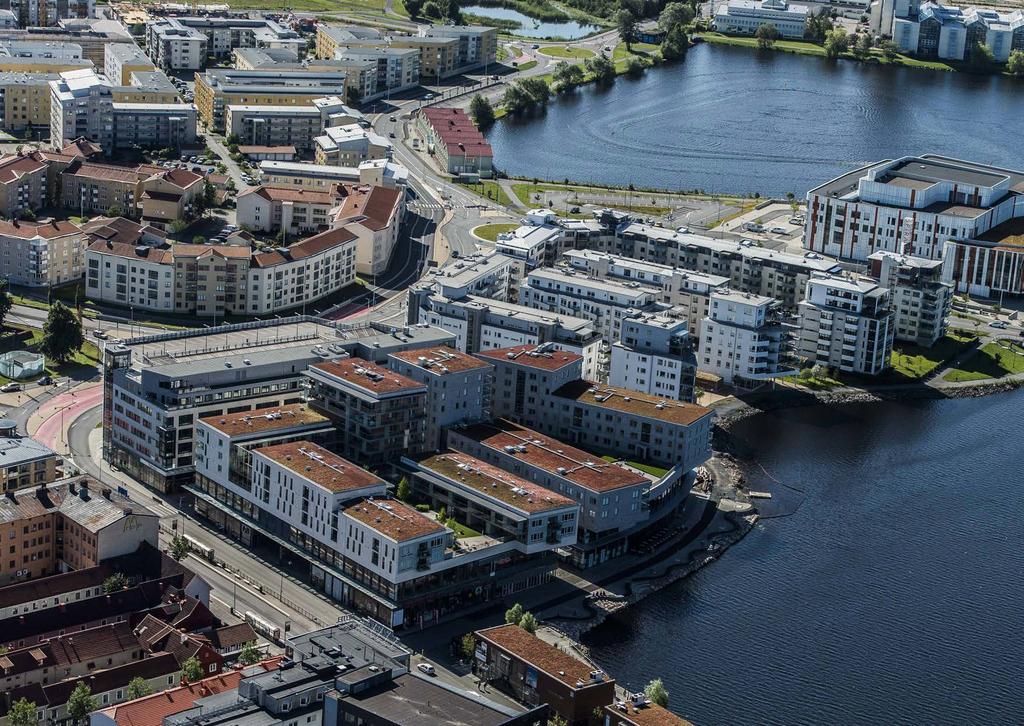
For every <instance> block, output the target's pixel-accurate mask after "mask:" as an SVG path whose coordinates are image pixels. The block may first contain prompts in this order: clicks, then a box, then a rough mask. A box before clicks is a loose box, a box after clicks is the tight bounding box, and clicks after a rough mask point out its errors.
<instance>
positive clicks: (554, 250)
mask: <svg viewBox="0 0 1024 726" xmlns="http://www.w3.org/2000/svg"><path fill="white" fill-rule="evenodd" d="M494 249H495V250H497V251H498V252H500V253H501V254H503V255H506V256H507V257H511V258H512V259H514V260H518V261H519V262H520V263H521V264H522V267H523V269H525V270H526V271H531V270H534V269H536V268H538V267H542V266H544V265H553V264H555V261H556V260H557V259H558V257H559V254H560V253H561V251H562V229H561V227H558V226H557V225H555V224H551V223H547V222H544V223H540V224H524V225H522V226H521V227H516V228H515V229H514V230H512V231H511V232H503V233H502V234H500V235H498V239H497V240H496V241H495V243H494Z"/></svg>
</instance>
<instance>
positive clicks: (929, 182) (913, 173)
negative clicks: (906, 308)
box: [804, 154, 1024, 277]
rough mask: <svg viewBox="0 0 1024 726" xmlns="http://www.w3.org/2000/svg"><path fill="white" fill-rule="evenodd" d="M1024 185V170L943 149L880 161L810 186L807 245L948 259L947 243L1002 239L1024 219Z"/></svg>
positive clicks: (859, 257) (834, 251)
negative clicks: (969, 158)
mask: <svg viewBox="0 0 1024 726" xmlns="http://www.w3.org/2000/svg"><path fill="white" fill-rule="evenodd" d="M1022 189H1024V172H1020V171H1010V170H1008V169H1003V168H999V167H995V166H989V165H986V164H980V163H975V162H969V161H960V160H958V159H951V158H948V157H944V156H937V155H933V154H927V155H924V156H920V157H914V156H905V157H902V158H900V159H896V160H890V161H882V162H877V163H875V164H871V165H870V166H866V167H863V168H860V169H857V170H855V171H852V172H850V173H848V174H844V175H843V176H840V177H837V178H835V179H833V180H831V181H829V182H827V183H825V184H823V185H821V186H819V187H816V188H814V189H811V190H810V191H809V192H808V193H807V222H806V226H805V229H804V247H806V248H807V249H808V250H810V251H812V252H816V253H821V254H824V255H829V256H831V257H838V258H841V259H847V260H854V261H858V262H867V260H868V258H869V257H870V255H871V254H873V253H874V252H877V251H879V250H885V251H888V252H896V253H898V254H902V255H912V256H914V257H924V258H926V259H931V260H935V259H942V257H943V255H944V252H945V250H946V243H947V242H954V243H956V244H957V245H974V244H975V243H976V244H978V245H979V246H986V244H985V243H986V240H987V241H989V244H991V241H992V240H994V241H996V242H997V243H998V239H999V236H1000V234H1001V233H1002V230H1006V229H1008V228H1011V227H1012V225H1013V224H1014V223H1017V221H1019V220H1020V219H1022V218H1024V191H1022ZM1002 225H1006V226H1002ZM975 241H977V242H975ZM956 272H958V273H962V272H964V268H962V267H960V268H956ZM971 272H973V269H972V270H971ZM971 272H968V274H967V277H970V274H971Z"/></svg>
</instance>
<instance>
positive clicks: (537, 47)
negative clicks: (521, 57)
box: [530, 43, 540, 50]
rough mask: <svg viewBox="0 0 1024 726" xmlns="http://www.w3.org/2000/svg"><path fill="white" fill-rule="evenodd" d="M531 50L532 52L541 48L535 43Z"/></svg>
mask: <svg viewBox="0 0 1024 726" xmlns="http://www.w3.org/2000/svg"><path fill="white" fill-rule="evenodd" d="M530 48H531V49H532V50H538V49H539V48H540V46H539V45H537V44H536V43H534V44H533V45H531V46H530Z"/></svg>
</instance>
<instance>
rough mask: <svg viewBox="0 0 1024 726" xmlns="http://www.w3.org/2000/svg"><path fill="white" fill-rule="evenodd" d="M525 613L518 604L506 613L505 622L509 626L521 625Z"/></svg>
mask: <svg viewBox="0 0 1024 726" xmlns="http://www.w3.org/2000/svg"><path fill="white" fill-rule="evenodd" d="M524 612H525V611H524V610H523V606H522V605H520V604H519V603H516V604H515V605H513V606H512V607H510V608H509V609H508V610H506V611H505V622H506V623H507V624H508V625H519V621H520V620H522V619H523V614H524Z"/></svg>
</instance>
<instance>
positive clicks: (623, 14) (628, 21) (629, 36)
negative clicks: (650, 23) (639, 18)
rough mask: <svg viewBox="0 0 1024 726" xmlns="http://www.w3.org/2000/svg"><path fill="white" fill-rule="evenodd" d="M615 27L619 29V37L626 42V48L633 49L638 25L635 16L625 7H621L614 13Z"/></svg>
mask: <svg viewBox="0 0 1024 726" xmlns="http://www.w3.org/2000/svg"><path fill="white" fill-rule="evenodd" d="M614 20H615V29H616V30H618V31H619V38H621V39H622V42H623V43H625V44H626V50H628V51H632V50H633V43H634V42H635V41H636V35H637V31H638V28H639V26H638V25H637V22H636V16H635V15H633V13H632V12H630V11H629V10H627V9H626V8H622V9H620V10H619V11H617V12H616V13H615V18H614Z"/></svg>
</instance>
